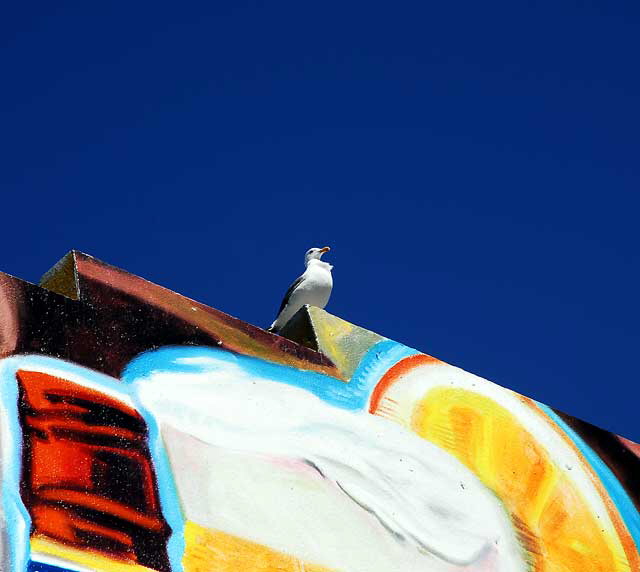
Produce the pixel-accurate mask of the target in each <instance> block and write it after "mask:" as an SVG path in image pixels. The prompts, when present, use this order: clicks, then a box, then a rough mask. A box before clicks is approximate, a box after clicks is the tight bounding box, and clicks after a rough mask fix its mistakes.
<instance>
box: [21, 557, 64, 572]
mask: <svg viewBox="0 0 640 572" xmlns="http://www.w3.org/2000/svg"><path fill="white" fill-rule="evenodd" d="M27 572H74V571H73V570H69V568H61V567H60V566H53V565H52V564H43V563H42V562H34V561H33V560H29V565H28V566H27Z"/></svg>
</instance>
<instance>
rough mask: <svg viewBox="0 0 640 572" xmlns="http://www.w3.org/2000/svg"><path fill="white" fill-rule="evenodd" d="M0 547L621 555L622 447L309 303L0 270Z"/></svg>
mask: <svg viewBox="0 0 640 572" xmlns="http://www.w3.org/2000/svg"><path fill="white" fill-rule="evenodd" d="M0 487H1V488H0V570H2V571H7V572H25V571H30V572H54V571H55V572H61V571H105V572H121V571H122V572H124V571H131V572H134V571H148V570H155V571H159V572H178V571H184V572H206V571H211V572H214V571H221V572H231V571H234V572H235V571H249V572H251V571H256V572H267V571H272V572H276V571H277V572H284V571H286V572H297V571H303V570H304V571H307V572H311V571H313V572H320V571H322V572H325V571H345V572H413V571H416V572H418V571H424V572H630V571H634V572H640V556H639V553H638V547H640V512H639V510H640V446H638V445H636V444H635V443H633V442H631V441H629V440H627V439H624V438H622V437H619V436H616V435H613V434H611V433H609V432H607V431H604V430H602V429H599V428H597V427H595V426H593V425H590V424H589V423H586V422H584V421H580V420H578V419H575V418H573V417H571V416H569V415H567V414H565V413H562V412H560V411H557V410H554V409H551V408H550V407H548V406H545V405H543V404H541V403H538V402H537V401H535V400H533V399H531V398H528V397H524V396H521V395H518V394H516V393H514V392H512V391H510V390H509V389H506V388H504V387H501V386H499V385H496V384H494V383H491V382H489V381H487V380H485V379H482V378H480V377H477V376H475V375H473V374H470V373H467V372H465V371H463V370H461V369H459V368H457V367H454V366H452V365H449V364H446V363H444V362H442V361H440V360H438V359H436V358H434V357H431V356H429V355H426V354H423V353H421V352H419V351H416V350H414V349H411V348H409V347H407V346H404V345H402V344H399V343H397V342H394V341H392V340H389V339H387V338H384V337H383V336H380V335H378V334H375V333H373V332H369V331H367V330H364V329H362V328H359V327H358V326H355V325H353V324H349V323H347V322H345V321H343V320H341V319H340V318H338V317H335V316H332V315H330V314H328V313H326V312H324V311H323V310H319V309H318V308H312V307H305V308H303V309H302V310H301V311H300V312H299V313H298V314H297V315H296V316H295V317H294V318H293V319H292V320H291V322H290V323H289V324H288V325H287V326H286V328H285V329H284V330H283V331H282V336H278V335H274V334H271V333H269V332H266V331H264V330H262V329H260V328H257V327H254V326H252V325H250V324H247V323H245V322H242V321H240V320H238V319H236V318H233V317H231V316H229V315H227V314H224V313H223V312H220V311H218V310H215V309H213V308H209V307H207V306H205V305H203V304H200V303H198V302H195V301H194V300H190V299H188V298H186V297H184V296H181V295H179V294H176V293H174V292H171V291H169V290H167V289H165V288H162V287H160V286H158V285H156V284H152V283H150V282H147V281H145V280H143V279H142V278H139V277H137V276H134V275H131V274H128V273H127V272H124V271H122V270H120V269H118V268H115V267H112V266H109V265H107V264H104V263H102V262H100V261H98V260H96V259H94V258H92V257H90V256H88V255H86V254H82V253H80V252H75V251H74V252H71V253H69V254H68V255H67V256H65V257H64V258H63V259H62V260H61V261H60V262H59V263H58V264H57V265H56V266H55V267H54V268H53V269H52V270H51V271H49V272H48V273H47V274H45V276H44V277H43V279H42V281H41V284H40V285H39V286H36V285H33V284H30V283H27V282H24V281H22V280H19V279H17V278H14V277H11V276H8V275H6V274H1V273H0Z"/></svg>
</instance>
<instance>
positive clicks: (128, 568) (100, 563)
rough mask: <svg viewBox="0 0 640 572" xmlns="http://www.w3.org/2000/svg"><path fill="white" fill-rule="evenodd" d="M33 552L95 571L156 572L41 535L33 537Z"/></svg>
mask: <svg viewBox="0 0 640 572" xmlns="http://www.w3.org/2000/svg"><path fill="white" fill-rule="evenodd" d="M31 552H39V553H41V554H47V555H48V556H55V557H56V558H60V559H61V560H63V561H66V562H69V563H70V564H76V565H79V566H83V567H85V568H88V569H90V570H95V572H154V570H152V569H151V568H147V567H146V566H140V564H135V563H133V562H123V561H121V560H114V559H113V558H109V557H108V556H105V555H104V554H102V553H100V552H94V551H92V550H81V549H78V548H71V547H70V546H65V545H64V544H60V543H59V542H55V541H54V540H50V539H48V538H44V537H39V536H34V537H32V538H31Z"/></svg>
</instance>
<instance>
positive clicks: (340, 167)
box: [0, 0, 640, 440]
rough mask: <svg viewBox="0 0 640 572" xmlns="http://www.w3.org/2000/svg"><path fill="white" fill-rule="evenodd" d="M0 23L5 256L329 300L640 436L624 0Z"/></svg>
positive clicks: (160, 7) (238, 309)
mask: <svg viewBox="0 0 640 572" xmlns="http://www.w3.org/2000/svg"><path fill="white" fill-rule="evenodd" d="M3 12H4V13H3V17H2V19H1V21H0V70H1V73H2V79H1V89H0V146H1V148H0V164H1V168H0V193H1V195H2V206H3V208H2V212H3V215H4V216H3V235H4V245H3V248H2V249H0V270H3V271H6V272H9V273H11V274H14V275H17V276H20V277H22V278H25V279H28V280H31V281H36V280H37V279H38V278H39V276H40V275H41V274H42V272H43V271H44V270H46V269H47V268H48V267H49V266H51V265H52V264H53V263H54V262H55V261H56V260H57V259H58V258H59V257H61V256H62V255H63V254H64V253H65V252H66V251H67V250H69V249H71V248H77V249H80V250H83V251H85V252H88V253H89V254H92V255H94V256H96V257H98V258H101V259H103V260H106V261H108V262H110V263H112V264H115V265H117V266H120V267H123V268H126V269H128V270H130V271H131V272H134V273H136V274H139V275H141V276H144V277H146V278H149V279H150V280H153V281H155V282H158V283H161V284H163V285H166V286H168V287H169V288H171V289H174V290H177V291H179V292H182V293H184V294H186V295H188V296H191V297H193V298H196V299H198V300H201V301H203V302H205V303H207V304H210V305H212V306H215V307H217V308H219V309H221V310H224V311H227V312H229V313H231V314H233V315H236V316H238V317H240V318H242V319H244V320H247V321H249V322H252V323H255V324H259V325H263V326H265V325H268V324H269V323H270V322H271V320H272V319H273V317H274V313H275V311H276V309H277V308H278V305H279V302H280V299H281V296H282V294H283V293H284V291H285V290H286V288H287V286H288V285H289V283H290V282H291V281H292V280H293V279H294V278H295V277H296V276H297V275H298V274H299V273H300V272H301V270H302V257H303V254H304V251H305V250H306V249H307V248H308V247H309V246H312V245H317V246H324V245H325V244H328V245H330V246H332V247H333V251H332V252H331V256H330V257H329V260H330V261H331V262H332V263H333V264H334V265H335V270H334V277H335V289H334V295H333V298H332V300H331V301H330V304H329V306H328V308H327V309H328V310H330V311H331V312H333V313H335V314H337V315H339V316H342V317H344V318H346V319H347V320H350V321H352V322H355V323H358V324H361V325H363V326H365V327H367V328H370V329H373V330H375V331H378V332H380V333H383V334H385V335H387V336H389V337H391V338H394V339H396V340H398V341H402V342H404V343H406V344H408V345H410V346H413V347H417V348H419V349H422V350H424V351H426V352H428V353H431V354H433V355H435V356H438V357H440V358H441V359H444V360H446V361H449V362H451V363H454V364H456V365H460V366H461V367H463V368H465V369H467V370H469V371H472V372H474V373H477V374H479V375H482V376H484V377H487V378H489V379H491V380H493V381H496V382H498V383H500V384H502V385H506V386H508V387H510V388H513V389H515V390H517V391H519V392H521V393H524V394H526V395H530V396H533V397H535V398H537V399H539V400H541V401H544V402H546V403H548V404H549V405H552V406H555V407H558V408H560V409H563V410H565V411H567V412H569V413H571V414H574V415H577V416H579V417H582V418H584V419H586V420H588V421H591V422H594V423H596V424H598V425H600V426H603V427H606V428H608V429H611V430H615V431H617V432H619V433H622V434H623V435H626V436H628V437H630V438H635V440H640V428H638V424H637V421H636V419H637V407H638V397H639V394H640V391H639V389H638V371H637V369H636V367H637V366H636V359H637V356H638V348H639V346H640V334H639V331H638V329H639V324H640V310H639V305H638V293H639V292H640V268H639V266H638V262H639V256H638V243H639V241H638V222H637V220H638V212H639V209H640V194H639V183H640V165H639V158H640V139H639V138H640V74H639V73H638V59H639V56H640V34H639V33H638V30H639V29H640V4H639V3H638V2H637V1H633V2H632V1H621V2H605V1H600V2H593V1H582V2H570V1H560V2H558V1H557V0H556V1H553V2H551V1H549V2H521V1H517V0H516V1H514V0H509V1H506V0H505V1H501V0H498V1H494V2H477V1H473V2H472V1H468V0H458V1H455V0H453V1H447V2H387V3H384V4H380V3H375V2H373V3H372V2H359V1H350V2H322V3H317V2H315V3H309V2H288V1H285V2H245V1H242V0H235V1H233V2H199V3H162V2H160V3H157V2H103V3H96V2H86V1H84V2H64V1H63V2H36V3H30V4H25V3H22V4H21V3H11V4H8V5H7V6H5V8H4V11H3Z"/></svg>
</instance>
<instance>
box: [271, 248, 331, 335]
mask: <svg viewBox="0 0 640 572" xmlns="http://www.w3.org/2000/svg"><path fill="white" fill-rule="evenodd" d="M329 250H331V249H330V248H329V247H328V246H325V247H324V248H310V249H309V250H307V253H306V254H305V255H304V263H305V266H306V267H307V269H306V270H305V271H304V273H303V274H302V275H301V276H300V277H299V278H298V279H297V280H296V281H295V282H294V283H293V284H291V286H289V290H287V293H286V294H285V295H284V300H282V304H281V305H280V310H278V317H277V318H276V319H275V321H274V322H273V324H271V327H270V328H269V330H268V331H270V332H274V333H277V332H279V331H280V330H281V329H282V328H283V326H284V325H285V324H286V323H287V322H288V321H289V320H290V319H291V318H292V317H293V315H294V314H295V313H296V312H297V311H298V310H299V309H300V308H302V306H304V305H305V304H308V305H309V306H317V307H318V308H324V307H325V306H326V305H327V302H328V301H329V296H331V289H332V288H333V278H332V277H331V269H332V268H333V266H331V264H328V263H327V262H324V261H322V260H321V258H322V255H323V254H324V253H325V252H329Z"/></svg>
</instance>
